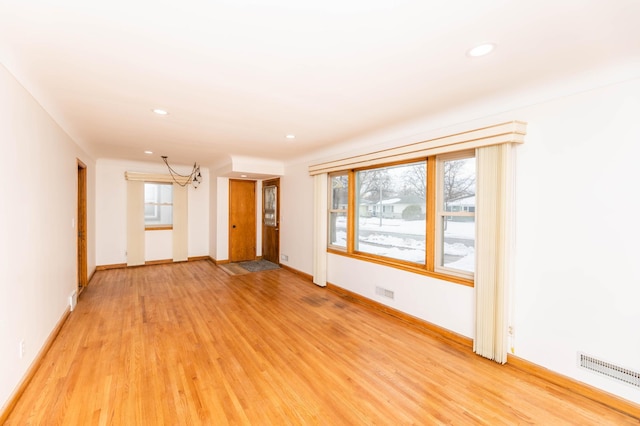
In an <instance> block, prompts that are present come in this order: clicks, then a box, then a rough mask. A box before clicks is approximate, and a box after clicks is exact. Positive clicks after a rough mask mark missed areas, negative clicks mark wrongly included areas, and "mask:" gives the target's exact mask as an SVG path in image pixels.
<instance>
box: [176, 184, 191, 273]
mask: <svg viewBox="0 0 640 426" xmlns="http://www.w3.org/2000/svg"><path fill="white" fill-rule="evenodd" d="M188 192H189V188H188V187H187V186H180V185H178V184H176V183H174V184H173V261H174V262H183V261H186V260H188V258H189V244H188V238H187V235H188V222H189V217H188V211H187V205H188V200H187V194H188Z"/></svg>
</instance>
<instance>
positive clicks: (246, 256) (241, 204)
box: [229, 179, 256, 262]
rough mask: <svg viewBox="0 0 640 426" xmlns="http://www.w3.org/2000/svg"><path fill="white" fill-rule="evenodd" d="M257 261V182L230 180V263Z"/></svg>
mask: <svg viewBox="0 0 640 426" xmlns="http://www.w3.org/2000/svg"><path fill="white" fill-rule="evenodd" d="M255 259H256V182H255V181H252V180H236V179H230V180H229V261H230V262H243V261H246V260H255Z"/></svg>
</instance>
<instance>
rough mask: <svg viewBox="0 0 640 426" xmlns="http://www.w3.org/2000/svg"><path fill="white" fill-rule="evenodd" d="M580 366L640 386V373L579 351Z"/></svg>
mask: <svg viewBox="0 0 640 426" xmlns="http://www.w3.org/2000/svg"><path fill="white" fill-rule="evenodd" d="M578 362H579V365H580V367H582V368H586V369H587V370H591V371H595V372H596V373H600V374H602V375H605V376H607V377H610V378H612V379H615V380H617V381H619V382H623V383H627V384H629V385H631V386H635V387H637V388H640V373H639V372H637V371H633V370H629V369H628V368H624V367H620V366H619V365H615V364H611V363H609V362H606V361H602V360H600V359H598V358H594V357H592V356H589V355H585V354H583V353H580V352H578Z"/></svg>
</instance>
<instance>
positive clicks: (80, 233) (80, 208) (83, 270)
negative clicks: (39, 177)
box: [76, 159, 89, 293]
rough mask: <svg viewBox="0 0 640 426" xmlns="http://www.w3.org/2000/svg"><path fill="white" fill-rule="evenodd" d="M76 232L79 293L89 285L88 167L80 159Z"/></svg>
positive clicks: (78, 162) (78, 161) (78, 163)
mask: <svg viewBox="0 0 640 426" xmlns="http://www.w3.org/2000/svg"><path fill="white" fill-rule="evenodd" d="M76 160H77V165H78V192H77V194H78V197H77V198H78V201H77V218H76V230H77V240H78V252H77V265H78V283H77V284H78V293H79V292H81V291H82V290H83V289H84V288H85V287H86V286H87V284H88V283H89V280H88V275H87V165H86V164H84V163H83V162H82V161H80V160H79V159H76Z"/></svg>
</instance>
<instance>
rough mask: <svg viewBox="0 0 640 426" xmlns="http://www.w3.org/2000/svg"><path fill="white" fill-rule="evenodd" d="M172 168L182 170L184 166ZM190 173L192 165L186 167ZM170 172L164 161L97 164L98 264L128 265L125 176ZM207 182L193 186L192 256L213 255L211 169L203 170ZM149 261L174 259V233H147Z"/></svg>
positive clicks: (190, 215) (190, 206) (190, 202)
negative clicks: (130, 173) (210, 252)
mask: <svg viewBox="0 0 640 426" xmlns="http://www.w3.org/2000/svg"><path fill="white" fill-rule="evenodd" d="M172 167H174V168H177V169H178V170H180V166H179V165H177V166H174V165H172ZM183 168H185V170H187V171H188V169H190V168H191V167H190V166H184V167H183ZM126 171H129V172H140V173H163V174H164V173H166V172H167V168H166V166H165V165H164V163H162V162H161V160H160V159H158V161H157V162H156V163H151V162H150V163H146V162H129V161H122V160H113V159H99V160H98V161H97V163H96V193H97V195H98V197H97V200H96V208H97V210H96V241H97V246H96V262H97V264H98V265H115V264H121V263H126V262H127V257H126V251H127V183H126V180H125V178H124V173H125V172H126ZM200 171H201V173H202V177H203V183H202V184H201V185H200V186H199V187H198V188H193V187H192V186H189V194H188V196H187V197H188V206H187V209H188V218H189V225H188V226H189V230H188V232H189V237H188V238H189V241H188V245H189V251H188V256H189V257H196V256H208V255H209V188H208V185H209V170H208V169H207V168H204V167H201V168H200ZM145 240H146V241H145V246H146V249H147V250H146V252H145V260H164V259H171V258H172V257H173V249H172V246H171V244H172V235H171V231H147V232H146V233H145Z"/></svg>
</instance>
